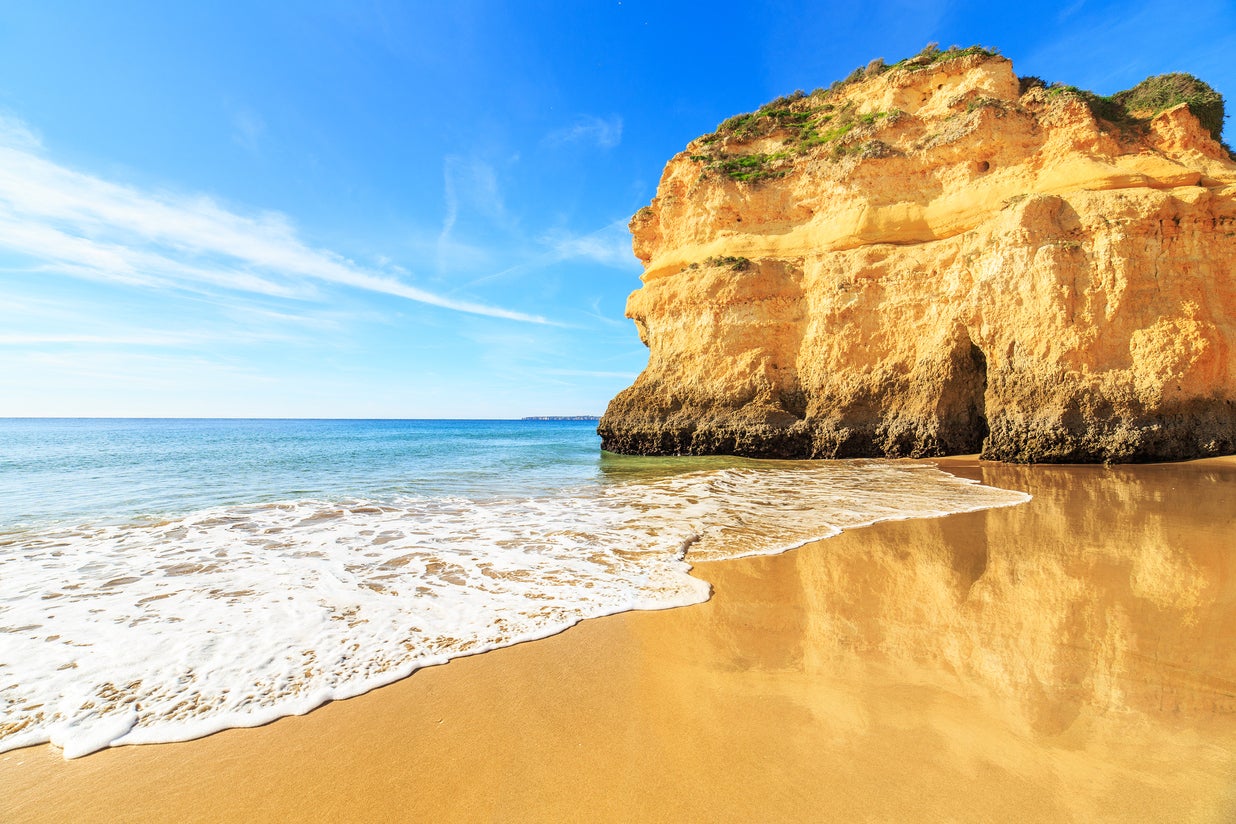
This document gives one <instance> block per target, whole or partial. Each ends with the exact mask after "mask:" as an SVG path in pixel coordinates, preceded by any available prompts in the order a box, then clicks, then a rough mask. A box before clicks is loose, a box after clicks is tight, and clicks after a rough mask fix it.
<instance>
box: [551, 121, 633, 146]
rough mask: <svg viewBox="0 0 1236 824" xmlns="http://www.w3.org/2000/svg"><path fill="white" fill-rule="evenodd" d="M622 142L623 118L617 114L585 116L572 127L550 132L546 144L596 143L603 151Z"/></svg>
mask: <svg viewBox="0 0 1236 824" xmlns="http://www.w3.org/2000/svg"><path fill="white" fill-rule="evenodd" d="M621 142H622V118H621V117H619V116H618V115H616V114H613V115H610V116H609V117H606V118H600V117H595V116H593V115H584V116H583V117H580V118H578V119H577V120H576V121H575V122H574V123H572V124H571V125H570V126H567V127H565V128H562V129H558V130H557V131H553V132H550V133H549V134H548V135H546V136H545V143H546V144H547V145H550V146H561V145H563V144H565V143H595V144H596V145H597V146H599V147H600V148H602V149H612V148H614V147H615V146H617V145H618V144H619V143H621Z"/></svg>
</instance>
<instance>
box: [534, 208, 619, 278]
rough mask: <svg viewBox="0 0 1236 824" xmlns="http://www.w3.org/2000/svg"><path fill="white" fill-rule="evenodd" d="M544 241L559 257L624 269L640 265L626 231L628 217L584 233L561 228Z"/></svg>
mask: <svg viewBox="0 0 1236 824" xmlns="http://www.w3.org/2000/svg"><path fill="white" fill-rule="evenodd" d="M541 242H542V243H544V244H545V245H546V246H548V247H549V248H550V249H551V250H553V255H554V258H555V259H557V260H569V259H572V258H584V259H586V260H591V261H593V262H595V263H600V264H603V265H605V266H614V267H617V268H621V269H632V268H636V267H638V263H637V261H636V259H635V254H634V253H633V252H632V251H631V234H630V232H628V231H627V221H626V219H625V218H624V219H622V220H616V221H614V222H613V223H610V224H608V225H606V226H602V227H601V228H600V229H597V230H596V231H595V232H589V233H587V234H583V235H576V234H572V233H570V232H566V231H562V230H557V231H552V232H548V233H546V234H545V235H544V236H543V237H542V238H541Z"/></svg>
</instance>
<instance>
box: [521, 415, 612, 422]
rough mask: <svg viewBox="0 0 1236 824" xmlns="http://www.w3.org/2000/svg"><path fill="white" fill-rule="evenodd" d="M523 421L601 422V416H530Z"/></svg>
mask: <svg viewBox="0 0 1236 824" xmlns="http://www.w3.org/2000/svg"><path fill="white" fill-rule="evenodd" d="M520 420H521V421H599V420H601V416H600V415H529V416H528V417H526V418H520Z"/></svg>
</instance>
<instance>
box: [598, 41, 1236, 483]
mask: <svg viewBox="0 0 1236 824" xmlns="http://www.w3.org/2000/svg"><path fill="white" fill-rule="evenodd" d="M868 75H869V76H868V77H865V78H857V79H856V80H855V81H854V82H849V83H847V84H845V85H844V86H842V87H841V88H835V89H833V90H831V91H827V92H825V91H818V92H815V93H813V94H811V95H802V94H796V95H794V96H791V97H788V98H782V99H781V100H778V101H774V102H773V103H771V104H769V105H768V106H765V107H764V108H762V109H761V110H760V111H759V112H756V113H753V114H751V115H743V116H740V117H737V118H732V119H731V120H730V121H727V122H726V123H724V124H722V126H721V127H720V128H719V129H718V131H717V132H716V133H714V134H712V135H707V136H704V137H702V138H699V139H697V140H695V141H693V142H692V143H691V144H690V145H689V146H688V147H687V149H686V151H684V152H682V153H681V154H679V155H677V156H676V157H674V158H673V159H672V160H671V161H670V162H669V164H668V165H667V167H666V169H665V173H664V175H663V177H662V179H661V183H660V187H659V189H658V191H657V196H656V197H655V198H654V199H653V201H652V204H651V205H650V206H649V207H647V208H645V209H642V210H641V211H640V212H639V213H638V214H636V216H635V217H634V218H633V219H632V221H631V230H632V233H633V235H634V247H635V253H636V255H637V256H638V257H639V258H640V259H641V260H642V261H643V263H644V265H645V272H644V275H643V277H642V280H643V286H642V287H641V288H640V289H639V290H637V291H636V292H634V293H633V294H632V295H631V297H630V299H629V302H628V304H627V316H628V317H630V318H632V319H633V320H634V321H635V324H636V327H637V329H638V332H639V335H640V338H641V339H642V340H643V341H644V343H645V344H647V345H648V347H649V349H650V353H649V362H648V366H647V368H646V369H645V370H644V372H643V373H642V374H641V375H640V376H639V378H638V379H637V380H636V381H635V384H634V385H633V386H631V387H630V388H628V389H626V390H624V391H623V392H622V393H620V394H619V395H618V396H617V397H616V398H614V400H613V401H612V402H611V403H610V405H609V408H608V410H607V412H606V414H605V416H604V418H602V420H601V422H600V426H599V428H598V431H599V432H600V434H601V436H602V440H603V447H604V448H605V449H608V450H611V451H615V452H632V453H647V454H682V453H691V454H701V453H734V454H741V455H751V456H769V457H774V456H775V457H823V458H829V457H866V456H881V455H887V456H913V457H921V456H932V455H941V454H949V453H970V452H980V451H981V453H982V455H983V456H984V457H986V458H992V459H998V460H1005V461H1033V462H1053V461H1054V462H1065V461H1082V462H1090V461H1145V460H1161V459H1182V458H1191V457H1197V456H1203V455H1215V454H1226V453H1231V452H1233V451H1236V359H1234V353H1236V274H1234V272H1233V268H1234V265H1236V163H1234V162H1233V160H1232V158H1231V156H1230V155H1229V153H1228V150H1227V149H1226V147H1224V146H1223V145H1221V144H1220V143H1219V142H1218V140H1217V129H1213V128H1212V129H1209V130H1208V129H1207V128H1206V127H1204V126H1203V125H1202V123H1201V122H1200V121H1199V118H1198V115H1197V114H1196V112H1197V111H1198V106H1196V105H1194V106H1193V107H1192V108H1191V107H1190V105H1189V104H1184V103H1182V104H1180V105H1178V106H1174V107H1170V108H1167V109H1166V110H1164V111H1154V110H1150V111H1129V110H1126V109H1121V108H1119V107H1117V106H1115V104H1113V103H1112V102H1111V101H1110V100H1103V99H1100V98H1096V97H1094V96H1093V95H1088V94H1087V93H1084V92H1080V91H1078V90H1075V89H1072V88H1069V87H1044V86H1043V85H1042V84H1041V83H1036V82H1034V81H1033V80H1029V81H1028V82H1027V81H1019V79H1018V77H1017V76H1016V75H1015V74H1014V73H1013V69H1012V64H1011V63H1010V62H1009V61H1008V60H1006V59H1004V58H1002V57H999V56H996V55H992V54H990V53H987V52H983V51H981V50H965V51H963V52H950V53H934V54H929V55H928V56H927V58H926V59H922V58H919V59H918V62H917V63H915V62H914V61H910V64H909V65H904V64H903V65H900V66H897V67H892V68H886V67H883V66H882V65H881V66H879V67H878V70H869V71H868ZM1194 82H1196V81H1194ZM1199 85H1200V84H1199ZM1140 88H1141V87H1139V89H1140ZM1203 88H1204V89H1208V87H1204V86H1203ZM1126 97H1127V96H1126ZM1144 97H1145V96H1144V95H1143V98H1144ZM1215 97H1217V96H1215ZM1117 99H1119V98H1117ZM1139 99H1142V98H1139ZM1169 102H1170V101H1169ZM1219 106H1220V108H1219V117H1220V122H1221V117H1222V109H1221V106H1222V104H1221V101H1220V103H1219ZM1202 119H1203V120H1213V111H1210V112H1208V113H1207V115H1206V116H1204V117H1203V118H1202Z"/></svg>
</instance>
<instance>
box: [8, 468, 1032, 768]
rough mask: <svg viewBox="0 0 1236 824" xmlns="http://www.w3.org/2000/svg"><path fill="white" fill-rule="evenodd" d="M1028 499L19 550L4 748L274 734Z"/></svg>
mask: <svg viewBox="0 0 1236 824" xmlns="http://www.w3.org/2000/svg"><path fill="white" fill-rule="evenodd" d="M1025 500H1028V498H1027V496H1025V495H1024V494H1022V493H1018V492H1010V491H1006V490H1000V489H993V488H990V487H985V486H981V485H979V484H976V483H972V482H969V481H964V480H961V479H958V478H955V477H953V476H951V475H948V474H946V473H944V472H941V471H939V470H938V469H935V468H933V467H930V466H925V465H921V464H910V463H898V462H879V461H872V462H831V463H813V464H806V465H802V466H800V467H796V468H787V467H786V466H785V465H783V464H782V465H770V466H769V467H767V468H728V469H717V470H709V471H697V472H689V473H686V474H681V475H672V476H668V477H657V478H652V479H649V478H642V479H635V480H627V481H623V482H611V483H597V484H592V485H583V486H580V487H578V488H574V489H570V490H565V491H562V492H557V493H552V494H542V495H538V496H534V497H523V498H503V499H484V498H482V499H475V500H473V499H468V498H462V497H455V498H421V497H391V498H389V499H381V500H361V499H347V500H334V501H332V500H296V501H288V502H281V503H266V504H257V505H250V506H227V507H217V508H211V509H205V510H201V511H198V512H194V513H192V514H189V515H186V516H183V517H178V518H175V519H171V520H163V521H158V522H152V521H143V522H135V523H128V524H103V525H96V526H91V525H86V524H79V525H75V526H72V527H66V526H63V525H61V526H57V527H54V528H52V527H39V528H34V529H25V530H19V531H16V532H9V533H0V568H2V569H3V590H2V591H0V751H4V750H9V749H13V748H16V747H21V746H26V745H30V744H36V743H42V742H48V741H50V742H51V743H53V744H56V745H57V746H59V747H61V748H62V749H63V753H64V756H65V757H66V758H73V757H77V756H80V755H84V754H86V753H90V752H93V751H95V750H98V749H101V748H104V747H108V746H114V745H118V744H131V743H147V742H164V741H180V740H187V739H191V738H197V737H200V736H203V735H207V734H210V733H212V732H215V731H218V730H221V729H225V728H228V727H243V726H253V725H257V724H263V723H266V722H268V721H271V720H274V719H276V718H279V717H282V716H286V715H296V714H301V713H304V712H307V711H309V710H311V709H313V708H314V707H316V706H319V705H320V704H322V703H324V702H325V701H328V700H332V699H340V698H347V697H350V696H354V695H357V694H360V693H362V692H365V691H367V690H369V689H372V688H374V687H376V686H379V685H381V684H386V683H390V682H392V681H395V680H397V679H399V678H403V677H404V676H406V675H408V674H409V673H411V672H412V671H414V670H416V669H417V668H419V667H424V666H428V665H431V664H437V663H442V662H444V661H447V660H449V659H451V658H454V657H458V656H461V655H468V654H473V653H477V652H481V651H484V650H488V649H493V648H495V647H501V646H506V645H510V644H514V643H517V642H520V641H525V640H530V639H533V638H541V637H544V636H547V635H551V634H553V633H556V632H559V631H561V630H563V629H565V628H566V627H569V626H571V625H572V624H574V623H576V622H578V621H580V620H582V619H584V618H589V617H594V616H600V615H606V614H610V613H615V612H621V611H624V610H632V609H662V608H666V607H674V606H682V605H687V604H693V603H697V602H700V601H703V600H705V599H706V598H707V597H708V593H709V588H708V585H707V584H706V583H705V582H704V581H702V580H700V579H698V578H695V577H692V576H691V575H689V574H688V571H689V569H690V562H693V561H700V560H721V559H725V558H732V557H737V556H740V555H749V554H758V553H774V552H780V551H784V550H786V549H789V548H792V547H795V546H799V545H801V544H803V543H805V542H808V541H811V540H815V539H819V538H825V537H828V536H831V535H835V534H837V533H838V532H839V531H841V530H842V529H846V528H850V527H855V526H860V525H864V524H870V523H874V522H876V521H880V520H887V519H895V518H915V517H933V516H940V515H946V514H950V513H955V512H962V511H969V510H976V509H982V508H988V507H996V506H1008V505H1012V504H1017V503H1021V502H1023V501H1025Z"/></svg>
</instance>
